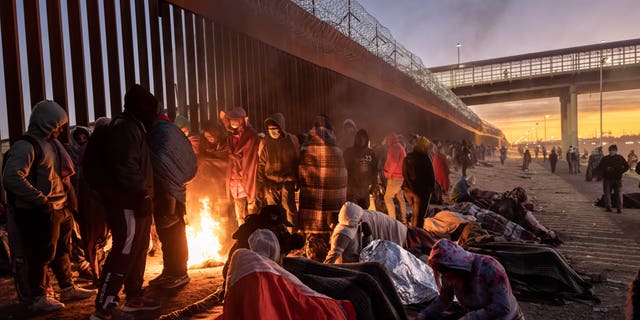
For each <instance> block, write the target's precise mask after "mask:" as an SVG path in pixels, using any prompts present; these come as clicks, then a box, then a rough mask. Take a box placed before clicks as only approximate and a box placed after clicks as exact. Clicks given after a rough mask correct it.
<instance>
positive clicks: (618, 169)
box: [598, 154, 629, 180]
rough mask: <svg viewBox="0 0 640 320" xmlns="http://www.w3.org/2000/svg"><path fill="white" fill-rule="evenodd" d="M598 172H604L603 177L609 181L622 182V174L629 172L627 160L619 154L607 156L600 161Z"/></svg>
mask: <svg viewBox="0 0 640 320" xmlns="http://www.w3.org/2000/svg"><path fill="white" fill-rule="evenodd" d="M598 170H599V171H600V172H602V176H603V177H604V178H605V179H608V180H620V179H622V174H624V173H625V172H627V171H628V170H629V164H628V163H627V160H625V158H624V157H623V156H621V155H619V154H615V155H606V156H604V157H602V160H600V164H599V165H598Z"/></svg>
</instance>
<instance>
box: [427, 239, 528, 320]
mask: <svg viewBox="0 0 640 320" xmlns="http://www.w3.org/2000/svg"><path fill="white" fill-rule="evenodd" d="M429 265H439V266H443V267H447V268H449V269H455V270H460V271H464V272H468V273H469V279H468V281H464V283H462V284H461V285H457V284H456V283H455V282H451V281H448V279H449V278H445V277H440V274H438V272H434V274H435V277H436V283H437V284H438V287H439V289H440V296H439V298H438V299H436V300H435V301H434V302H432V303H431V304H430V305H429V306H428V307H427V308H426V309H424V310H423V311H422V312H420V316H422V317H423V319H430V318H432V317H434V316H436V315H438V314H439V313H440V312H442V311H443V310H444V309H445V308H446V307H448V306H449V305H450V304H451V302H452V301H453V297H454V295H455V297H456V298H457V299H458V301H459V302H460V303H461V304H462V305H463V306H464V307H465V308H466V309H468V310H471V312H469V313H467V314H466V315H465V319H470V320H475V319H478V320H480V319H495V320H512V319H518V318H517V317H516V315H517V314H518V311H519V306H518V302H517V301H516V298H515V297H514V296H513V293H512V292H511V285H510V284H509V278H508V277H507V274H506V272H505V270H504V268H503V267H502V265H501V264H500V263H499V262H498V261H497V260H496V259H494V258H493V257H490V256H486V255H482V254H475V253H471V252H467V251H465V250H464V249H463V248H462V247H460V246H459V245H457V244H456V243H454V242H452V241H449V240H447V239H442V240H440V241H438V242H437V243H436V244H435V245H434V246H433V248H432V249H431V254H430V255H429Z"/></svg>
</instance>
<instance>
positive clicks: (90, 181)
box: [81, 120, 113, 195]
mask: <svg viewBox="0 0 640 320" xmlns="http://www.w3.org/2000/svg"><path fill="white" fill-rule="evenodd" d="M112 122H113V120H112ZM110 132H111V124H109V125H106V126H103V127H98V128H96V129H95V130H94V131H93V133H92V134H91V136H90V137H89V140H88V141H87V148H86V150H85V152H84V158H82V173H81V174H82V179H84V181H86V183H87V185H89V187H90V188H91V189H93V190H95V191H97V192H98V193H99V194H102V195H104V194H105V192H107V191H108V190H109V189H110V187H111V185H112V183H111V182H112V177H111V170H109V168H110V165H109V160H108V159H109V154H108V151H107V144H108V143H109V133H110Z"/></svg>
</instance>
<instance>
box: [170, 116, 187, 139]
mask: <svg viewBox="0 0 640 320" xmlns="http://www.w3.org/2000/svg"><path fill="white" fill-rule="evenodd" d="M173 123H174V124H175V125H176V127H178V128H180V131H182V133H184V135H185V136H189V134H190V133H191V122H189V119H188V118H187V117H185V116H183V115H181V114H179V115H177V116H176V119H175V120H173Z"/></svg>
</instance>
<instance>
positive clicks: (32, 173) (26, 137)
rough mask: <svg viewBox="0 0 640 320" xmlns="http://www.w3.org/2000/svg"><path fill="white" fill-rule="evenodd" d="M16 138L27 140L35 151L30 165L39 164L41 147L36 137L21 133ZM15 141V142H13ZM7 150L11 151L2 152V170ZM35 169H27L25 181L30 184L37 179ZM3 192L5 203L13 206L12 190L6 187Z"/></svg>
mask: <svg viewBox="0 0 640 320" xmlns="http://www.w3.org/2000/svg"><path fill="white" fill-rule="evenodd" d="M18 140H24V141H27V142H29V143H30V144H31V146H32V147H33V151H34V153H35V156H34V158H33V162H32V163H31V166H32V167H33V165H34V164H39V163H40V162H42V147H41V146H40V144H39V143H38V141H36V139H35V138H34V137H32V136H30V135H26V134H25V135H22V136H21V137H20V138H18V139H17V140H16V141H18ZM14 143H15V142H14ZM9 152H11V149H9V150H8V151H7V152H5V153H4V154H2V171H1V172H4V168H5V167H6V166H7V160H9V156H10V154H9ZM36 171H37V170H29V175H28V176H27V181H29V183H30V184H31V185H36V184H37V179H38V176H37V174H36ZM4 191H5V194H6V195H7V204H8V205H9V206H11V207H15V202H16V196H15V194H13V192H11V190H8V189H6V188H5V189H4Z"/></svg>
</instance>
